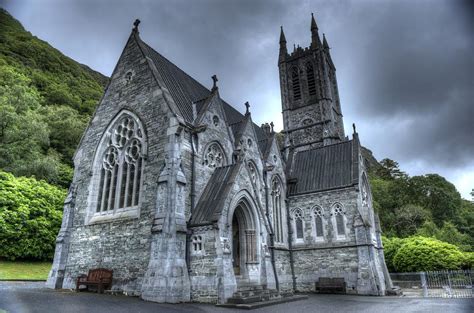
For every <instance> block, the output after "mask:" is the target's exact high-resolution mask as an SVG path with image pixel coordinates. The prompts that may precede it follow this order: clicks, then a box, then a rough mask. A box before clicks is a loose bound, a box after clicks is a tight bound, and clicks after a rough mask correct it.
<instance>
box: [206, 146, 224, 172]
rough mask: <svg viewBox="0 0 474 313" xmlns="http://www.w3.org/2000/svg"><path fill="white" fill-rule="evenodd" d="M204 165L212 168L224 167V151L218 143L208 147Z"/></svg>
mask: <svg viewBox="0 0 474 313" xmlns="http://www.w3.org/2000/svg"><path fill="white" fill-rule="evenodd" d="M203 165H206V166H208V167H210V168H216V167H221V166H223V165H224V151H222V148H221V147H220V146H219V145H218V144H217V143H216V142H214V143H212V144H211V145H210V146H209V147H207V149H206V151H205V152H204V162H203Z"/></svg>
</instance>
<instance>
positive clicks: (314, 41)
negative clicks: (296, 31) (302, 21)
mask: <svg viewBox="0 0 474 313" xmlns="http://www.w3.org/2000/svg"><path fill="white" fill-rule="evenodd" d="M319 46H321V40H320V39H319V34H318V25H316V20H315V19H314V15H313V13H311V47H319Z"/></svg>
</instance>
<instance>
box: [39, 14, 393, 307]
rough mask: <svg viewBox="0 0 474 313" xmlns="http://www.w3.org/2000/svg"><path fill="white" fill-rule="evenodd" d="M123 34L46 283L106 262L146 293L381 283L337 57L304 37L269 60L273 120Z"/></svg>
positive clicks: (201, 294)
mask: <svg viewBox="0 0 474 313" xmlns="http://www.w3.org/2000/svg"><path fill="white" fill-rule="evenodd" d="M138 24H139V21H138V20H137V21H136V22H135V27H134V28H133V30H132V32H131V34H130V37H129V38H128V41H127V43H126V45H125V48H124V49H123V52H122V54H121V56H120V59H119V60H118V63H117V65H116V67H115V69H114V71H113V74H112V76H111V78H110V82H109V84H108V86H107V88H106V89H105V93H104V95H103V97H102V99H101V101H100V103H99V105H98V107H97V109H96V111H95V113H94V115H93V117H92V119H91V122H90V124H89V126H88V128H87V130H86V131H85V133H84V135H83V137H82V139H81V142H80V144H79V146H78V148H77V151H76V153H75V156H74V165H75V172H74V178H73V182H72V185H71V187H70V189H69V193H68V197H67V199H66V201H65V203H64V217H63V222H62V226H61V229H60V231H59V234H58V237H57V241H56V251H55V256H54V264H53V267H52V269H51V272H50V274H49V278H48V281H47V286H48V287H50V288H75V284H76V278H77V277H78V276H79V275H80V274H87V272H88V270H89V269H94V268H106V269H111V270H113V283H112V286H111V288H112V290H115V291H118V292H124V293H126V294H131V295H139V296H140V297H141V298H142V299H145V300H149V301H156V302H170V303H177V302H187V301H193V302H210V303H226V302H227V301H228V300H229V299H230V298H232V297H234V296H235V294H236V293H238V292H239V290H242V288H244V287H245V288H247V290H248V289H249V288H256V289H259V290H270V291H271V292H274V293H276V294H278V295H280V294H285V293H293V292H309V291H315V283H316V282H318V281H319V279H320V278H336V277H337V278H339V279H342V280H344V282H345V287H344V288H345V293H348V294H360V295H384V294H385V293H386V291H388V290H390V289H391V281H390V277H389V276H388V272H387V268H386V266H385V261H384V255H383V248H382V243H381V233H380V226H379V222H378V218H377V216H376V215H375V214H374V211H373V207H372V201H371V191H370V186H369V184H368V179H367V173H366V168H365V166H364V162H363V158H362V156H361V146H360V142H359V137H358V134H357V132H356V130H355V127H354V132H353V133H352V139H349V138H348V137H347V136H346V135H345V133H344V125H343V121H342V111H341V104H340V102H339V94H338V87H337V79H336V68H335V66H334V64H333V62H332V60H331V55H330V53H329V47H328V43H327V41H326V38H325V37H324V36H323V39H322V41H321V39H320V36H319V34H318V27H317V25H316V22H315V20H314V17H312V18H311V45H310V46H309V47H306V48H301V47H299V46H298V47H297V48H295V49H294V51H293V52H291V53H290V52H288V50H287V46H286V39H285V35H284V33H283V29H282V30H281V34H280V52H279V57H278V68H279V73H280V87H281V103H282V111H283V123H284V130H283V132H282V133H283V135H284V144H283V146H279V144H278V142H277V140H276V133H275V132H274V130H273V123H270V124H263V125H261V126H260V127H259V126H257V125H256V124H254V122H253V121H252V115H251V113H250V109H249V104H248V103H246V106H247V110H246V113H245V114H243V115H242V114H241V113H239V112H238V111H237V110H236V109H234V107H233V106H231V105H229V104H228V103H227V102H225V101H224V100H223V99H221V97H220V96H219V88H218V86H217V77H216V76H213V86H212V87H211V89H210V90H209V89H207V88H206V87H205V86H203V85H201V84H200V83H199V82H197V81H196V80H195V79H193V78H192V77H191V76H189V75H188V74H186V73H185V72H184V71H182V70H181V69H180V68H178V67H177V66H176V65H174V64H173V63H171V62H170V61H169V60H168V59H166V58H165V57H164V56H162V55H161V54H160V53H158V52H157V51H155V50H154V49H153V48H151V47H150V46H149V45H147V44H146V43H145V42H143V41H142V39H141V38H140V36H139V30H138Z"/></svg>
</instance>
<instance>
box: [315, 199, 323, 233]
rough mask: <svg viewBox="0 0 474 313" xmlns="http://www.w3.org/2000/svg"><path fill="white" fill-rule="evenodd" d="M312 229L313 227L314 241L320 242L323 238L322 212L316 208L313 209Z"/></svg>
mask: <svg viewBox="0 0 474 313" xmlns="http://www.w3.org/2000/svg"><path fill="white" fill-rule="evenodd" d="M313 227H314V235H315V237H316V240H321V239H323V238H324V231H323V210H322V209H321V208H320V207H319V206H316V207H315V208H314V209H313Z"/></svg>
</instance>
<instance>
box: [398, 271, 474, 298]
mask: <svg viewBox="0 0 474 313" xmlns="http://www.w3.org/2000/svg"><path fill="white" fill-rule="evenodd" d="M472 274H473V272H472V271H471V270H459V271H431V272H418V273H390V277H391V278H392V281H393V284H394V285H396V286H400V288H401V289H402V291H403V292H404V293H405V294H406V295H413V296H423V297H432V298H473V297H474V293H473V288H472V276H473V275H472Z"/></svg>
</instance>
